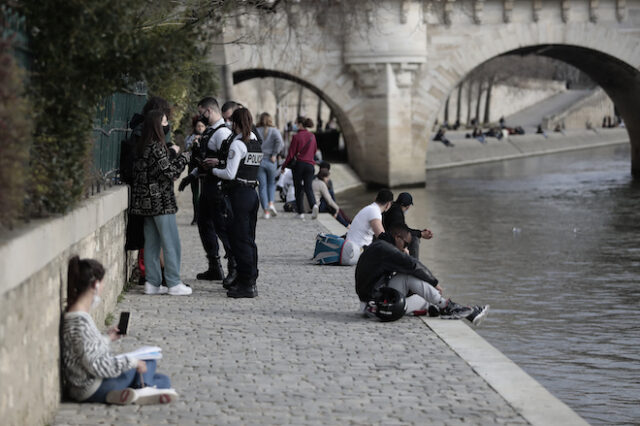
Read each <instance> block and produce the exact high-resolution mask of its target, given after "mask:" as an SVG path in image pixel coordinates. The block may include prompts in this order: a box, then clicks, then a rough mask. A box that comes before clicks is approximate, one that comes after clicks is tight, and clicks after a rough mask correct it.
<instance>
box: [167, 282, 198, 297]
mask: <svg viewBox="0 0 640 426" xmlns="http://www.w3.org/2000/svg"><path fill="white" fill-rule="evenodd" d="M191 293H193V290H192V289H191V287H188V286H186V285H184V284H183V283H180V284H178V285H174V286H173V287H169V295H171V296H188V295H190V294H191Z"/></svg>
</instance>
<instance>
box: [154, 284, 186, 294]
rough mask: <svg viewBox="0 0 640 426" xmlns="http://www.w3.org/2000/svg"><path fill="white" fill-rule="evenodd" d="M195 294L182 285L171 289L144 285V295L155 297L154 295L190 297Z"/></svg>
mask: <svg viewBox="0 0 640 426" xmlns="http://www.w3.org/2000/svg"><path fill="white" fill-rule="evenodd" d="M191 293H193V290H192V289H191V287H188V286H186V285H184V284H183V283H180V284H178V285H174V286H173V287H171V288H167V287H165V286H163V285H161V286H160V287H156V286H155V285H153V284H150V283H144V294H149V295H154V294H169V295H171V296H188V295H190V294H191Z"/></svg>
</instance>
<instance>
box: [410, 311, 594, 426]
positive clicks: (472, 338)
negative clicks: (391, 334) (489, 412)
mask: <svg viewBox="0 0 640 426" xmlns="http://www.w3.org/2000/svg"><path fill="white" fill-rule="evenodd" d="M422 321H423V322H424V323H425V324H426V325H427V327H429V328H430V329H431V330H433V332H434V333H436V334H437V335H438V337H439V338H440V339H441V340H442V341H443V342H445V343H446V344H447V345H448V346H449V347H450V348H451V349H452V350H453V351H454V352H455V353H456V354H458V356H460V358H462V359H463V360H464V361H465V362H466V363H467V364H469V366H470V367H471V368H472V369H473V371H475V372H476V373H477V374H478V375H479V376H480V377H482V378H483V379H484V381H486V382H487V383H488V384H489V386H491V387H492V388H493V389H495V391H496V392H497V393H498V394H500V396H502V397H503V398H504V399H505V400H506V401H507V402H508V403H509V404H510V405H511V406H512V407H513V408H514V410H516V411H517V412H518V413H519V414H520V415H522V417H524V418H525V419H526V420H527V421H528V422H529V423H531V424H532V425H534V426H538V425H539V426H551V425H559V426H560V425H562V426H564V425H588V423H587V422H586V421H585V420H584V419H583V418H581V417H580V416H579V415H578V414H577V413H576V412H574V411H573V410H572V409H571V408H569V406H567V405H566V404H565V403H564V402H562V401H560V400H559V399H558V398H556V397H555V396H553V395H552V394H551V393H550V392H549V391H548V390H547V389H545V388H544V387H543V386H542V385H541V384H540V383H538V382H537V381H536V380H535V379H533V378H532V377H531V376H529V375H528V374H527V373H526V372H525V371H524V370H522V369H521V368H520V367H518V365H516V364H515V363H514V362H513V361H511V360H510V359H509V358H507V357H506V356H505V355H504V354H503V353H502V352H500V351H499V350H497V349H496V348H495V347H493V346H492V345H491V344H490V343H489V342H487V341H486V340H484V339H483V338H482V337H481V336H480V335H479V334H478V333H476V332H475V331H474V330H473V329H472V328H471V327H469V326H468V325H467V324H466V323H465V322H464V321H462V320H459V321H446V320H441V319H438V318H428V317H422Z"/></svg>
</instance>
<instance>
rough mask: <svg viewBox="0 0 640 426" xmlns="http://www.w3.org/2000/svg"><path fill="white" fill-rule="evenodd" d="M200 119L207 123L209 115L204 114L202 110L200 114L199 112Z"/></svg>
mask: <svg viewBox="0 0 640 426" xmlns="http://www.w3.org/2000/svg"><path fill="white" fill-rule="evenodd" d="M200 120H201V121H202V122H203V123H205V124H209V117H207V116H206V115H204V112H203V113H202V114H200Z"/></svg>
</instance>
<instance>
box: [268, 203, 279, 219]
mask: <svg viewBox="0 0 640 426" xmlns="http://www.w3.org/2000/svg"><path fill="white" fill-rule="evenodd" d="M268 210H269V211H270V212H271V216H273V217H276V216H278V210H276V206H274V205H273V204H269V207H268Z"/></svg>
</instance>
